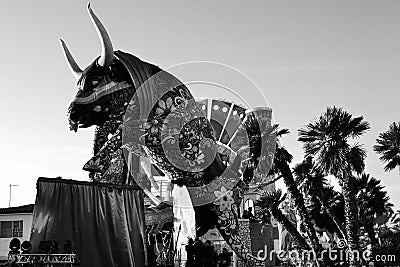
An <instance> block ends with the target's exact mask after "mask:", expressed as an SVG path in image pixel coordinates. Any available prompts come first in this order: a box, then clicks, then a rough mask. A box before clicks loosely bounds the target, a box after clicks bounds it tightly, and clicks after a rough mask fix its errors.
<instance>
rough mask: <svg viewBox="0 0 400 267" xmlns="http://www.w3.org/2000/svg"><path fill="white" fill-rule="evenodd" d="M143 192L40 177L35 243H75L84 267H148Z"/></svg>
mask: <svg viewBox="0 0 400 267" xmlns="http://www.w3.org/2000/svg"><path fill="white" fill-rule="evenodd" d="M142 192H143V191H142V190H140V189H139V188H132V187H129V186H115V185H112V186H111V185H104V184H98V183H97V184H95V183H89V182H81V181H72V180H63V179H48V178H39V179H38V181H37V196H36V203H35V208H34V211H33V221H32V233H31V243H32V246H33V250H34V251H33V252H38V249H39V243H40V241H43V240H56V241H57V242H58V244H59V251H60V252H62V247H63V243H64V242H65V241H66V240H71V241H72V244H73V251H74V253H76V254H77V255H78V258H79V259H80V262H81V264H80V266H82V267H89V266H96V267H102V266H104V267H110V266H113V267H117V266H121V267H122V266H123V267H129V266H135V267H143V266H145V265H146V264H145V235H144V211H143V193H142Z"/></svg>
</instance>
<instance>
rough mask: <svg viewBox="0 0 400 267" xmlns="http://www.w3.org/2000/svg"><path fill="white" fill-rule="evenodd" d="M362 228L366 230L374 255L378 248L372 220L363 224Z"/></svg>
mask: <svg viewBox="0 0 400 267" xmlns="http://www.w3.org/2000/svg"><path fill="white" fill-rule="evenodd" d="M364 229H365V231H366V232H367V234H368V237H369V239H370V240H371V251H372V256H375V255H376V249H377V248H378V240H377V238H376V237H375V231H374V224H373V223H372V222H369V223H367V224H365V225H364Z"/></svg>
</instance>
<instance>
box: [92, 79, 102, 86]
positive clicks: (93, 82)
mask: <svg viewBox="0 0 400 267" xmlns="http://www.w3.org/2000/svg"><path fill="white" fill-rule="evenodd" d="M99 83H100V81H99V80H93V81H92V85H93V86H96V85H98V84H99Z"/></svg>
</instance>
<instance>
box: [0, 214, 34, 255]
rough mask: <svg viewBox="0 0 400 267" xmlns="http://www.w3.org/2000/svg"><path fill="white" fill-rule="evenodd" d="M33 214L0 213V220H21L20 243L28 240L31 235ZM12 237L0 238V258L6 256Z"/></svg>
mask: <svg viewBox="0 0 400 267" xmlns="http://www.w3.org/2000/svg"><path fill="white" fill-rule="evenodd" d="M32 218H33V214H0V221H23V234H22V237H19V240H20V241H21V243H22V242H23V241H25V240H29V238H30V235H31V227H32ZM11 239H12V238H0V260H6V259H7V257H8V251H9V248H8V246H9V244H10V241H11Z"/></svg>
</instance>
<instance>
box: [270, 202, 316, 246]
mask: <svg viewBox="0 0 400 267" xmlns="http://www.w3.org/2000/svg"><path fill="white" fill-rule="evenodd" d="M270 211H271V213H272V215H273V216H274V218H275V219H276V220H277V221H278V222H279V223H280V224H282V225H283V227H285V229H286V230H287V231H288V232H289V234H290V235H291V236H292V237H293V239H294V240H295V242H296V244H298V245H299V246H300V248H302V249H310V246H309V245H308V244H307V242H306V240H305V239H304V237H303V236H302V235H301V234H300V233H299V231H297V228H296V226H294V225H293V224H292V223H291V222H290V221H289V219H288V218H287V217H286V216H285V215H284V214H283V213H282V211H281V210H280V209H278V207H274V208H272V209H271V210H270Z"/></svg>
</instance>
